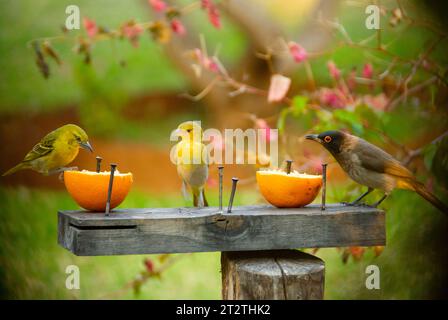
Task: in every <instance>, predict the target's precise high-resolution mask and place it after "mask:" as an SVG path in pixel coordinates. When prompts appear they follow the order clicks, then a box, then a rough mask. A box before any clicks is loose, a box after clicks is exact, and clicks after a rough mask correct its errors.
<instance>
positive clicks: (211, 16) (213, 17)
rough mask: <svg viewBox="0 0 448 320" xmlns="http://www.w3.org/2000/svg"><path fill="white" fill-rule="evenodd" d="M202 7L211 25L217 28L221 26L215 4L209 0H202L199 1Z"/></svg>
mask: <svg viewBox="0 0 448 320" xmlns="http://www.w3.org/2000/svg"><path fill="white" fill-rule="evenodd" d="M201 6H202V9H204V10H207V14H208V20H210V22H211V23H212V25H213V26H214V27H215V28H216V29H219V28H221V18H220V16H219V11H218V8H216V5H215V4H214V3H213V2H212V1H211V0H207V1H202V2H201Z"/></svg>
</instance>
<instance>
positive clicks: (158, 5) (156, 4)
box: [148, 0, 167, 12]
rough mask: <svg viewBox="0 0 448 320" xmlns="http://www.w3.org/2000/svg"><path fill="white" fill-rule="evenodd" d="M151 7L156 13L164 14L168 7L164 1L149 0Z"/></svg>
mask: <svg viewBox="0 0 448 320" xmlns="http://www.w3.org/2000/svg"><path fill="white" fill-rule="evenodd" d="M148 3H149V5H150V6H151V7H152V9H153V10H154V11H156V12H162V11H165V9H166V7H167V5H166V3H165V2H163V1H162V0H148Z"/></svg>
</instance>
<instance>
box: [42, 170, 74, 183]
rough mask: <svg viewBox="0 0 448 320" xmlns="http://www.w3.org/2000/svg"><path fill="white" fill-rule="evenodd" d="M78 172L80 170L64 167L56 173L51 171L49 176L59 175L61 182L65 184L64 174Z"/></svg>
mask: <svg viewBox="0 0 448 320" xmlns="http://www.w3.org/2000/svg"><path fill="white" fill-rule="evenodd" d="M77 170H79V168H78V167H67V168H65V167H63V168H59V169H57V170H54V171H50V172H49V174H57V173H59V176H58V179H59V181H61V182H64V172H65V171H77Z"/></svg>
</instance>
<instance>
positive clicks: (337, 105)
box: [320, 88, 347, 109]
mask: <svg viewBox="0 0 448 320" xmlns="http://www.w3.org/2000/svg"><path fill="white" fill-rule="evenodd" d="M320 102H321V104H322V105H325V106H328V107H332V108H334V109H343V108H345V106H346V105H347V100H346V98H345V96H344V94H343V93H342V92H341V91H340V90H339V89H328V88H323V89H321V91H320Z"/></svg>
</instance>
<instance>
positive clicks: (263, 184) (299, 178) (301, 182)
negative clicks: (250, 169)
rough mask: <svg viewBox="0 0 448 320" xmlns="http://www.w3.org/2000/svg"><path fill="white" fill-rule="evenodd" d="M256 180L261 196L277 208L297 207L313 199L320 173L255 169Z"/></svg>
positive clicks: (317, 190)
mask: <svg viewBox="0 0 448 320" xmlns="http://www.w3.org/2000/svg"><path fill="white" fill-rule="evenodd" d="M257 182H258V186H259V188H260V192H261V194H262V195H263V197H264V198H265V199H266V200H267V201H268V202H269V203H270V204H272V205H274V206H276V207H278V208H299V207H304V206H306V205H307V204H310V203H311V202H313V201H314V199H315V198H316V196H317V194H318V193H319V190H320V188H321V186H322V176H321V175H310V174H304V173H298V172H297V171H292V172H291V173H289V174H287V173H286V172H284V171H281V170H260V171H257Z"/></svg>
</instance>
